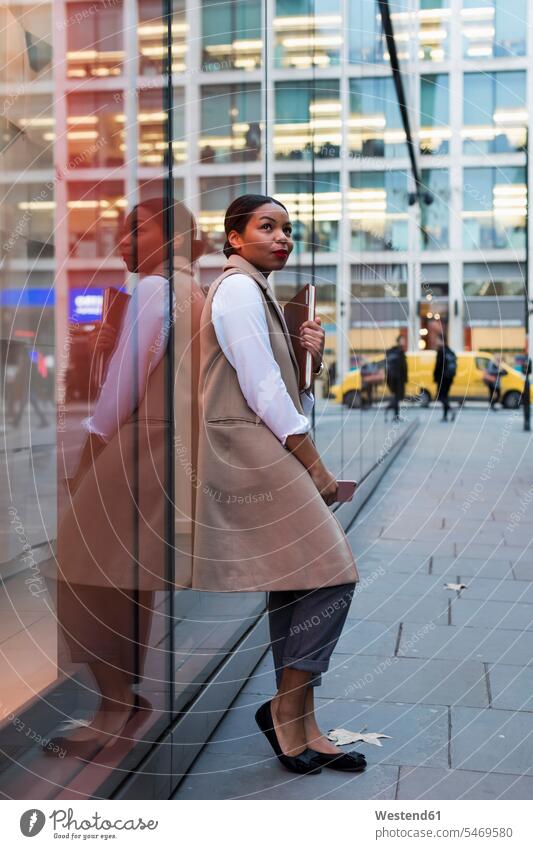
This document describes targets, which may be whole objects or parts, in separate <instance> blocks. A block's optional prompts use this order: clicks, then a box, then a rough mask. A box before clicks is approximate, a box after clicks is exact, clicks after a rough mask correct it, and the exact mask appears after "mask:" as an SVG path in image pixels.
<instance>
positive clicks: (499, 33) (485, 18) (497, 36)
mask: <svg viewBox="0 0 533 849" xmlns="http://www.w3.org/2000/svg"><path fill="white" fill-rule="evenodd" d="M527 7H528V4H527V0H515V2H513V3H512V4H509V3H507V2H505V0H463V8H462V9H461V25H462V34H463V55H464V57H465V58H466V59H484V58H487V57H491V56H501V57H508V56H524V55H525V53H526V49H527V17H528V8H527Z"/></svg>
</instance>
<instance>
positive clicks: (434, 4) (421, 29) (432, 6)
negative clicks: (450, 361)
mask: <svg viewBox="0 0 533 849" xmlns="http://www.w3.org/2000/svg"><path fill="white" fill-rule="evenodd" d="M450 14H451V9H450V3H449V0H420V9H419V10H418V58H419V59H421V60H422V61H428V62H443V61H444V60H445V59H447V58H448V55H449V46H448V45H449V20H450ZM406 35H407V36H408V37H409V33H406Z"/></svg>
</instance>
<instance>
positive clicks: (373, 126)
mask: <svg viewBox="0 0 533 849" xmlns="http://www.w3.org/2000/svg"><path fill="white" fill-rule="evenodd" d="M348 144H349V150H350V156H379V157H386V158H388V157H395V156H406V155H407V149H406V146H405V133H404V131H403V126H402V120H401V116H400V109H399V106H398V99H397V97H396V93H395V90H394V83H393V81H392V78H391V77H368V78H366V79H352V80H350V118H349V124H348Z"/></svg>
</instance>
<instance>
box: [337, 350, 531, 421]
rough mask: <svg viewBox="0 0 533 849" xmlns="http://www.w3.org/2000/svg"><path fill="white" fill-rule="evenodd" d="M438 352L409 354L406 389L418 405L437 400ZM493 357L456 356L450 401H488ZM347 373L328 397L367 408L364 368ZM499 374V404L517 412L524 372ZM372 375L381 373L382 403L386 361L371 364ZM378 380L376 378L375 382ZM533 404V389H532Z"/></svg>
mask: <svg viewBox="0 0 533 849" xmlns="http://www.w3.org/2000/svg"><path fill="white" fill-rule="evenodd" d="M436 356H437V354H436V351H408V352H407V353H406V357H407V371H408V380H407V384H406V387H405V394H406V397H407V398H409V399H411V400H413V401H416V402H417V403H418V404H420V405H421V406H422V407H427V406H428V404H429V403H430V401H433V400H435V398H436V396H437V386H436V384H435V382H434V380H433V370H434V368H435V358H436ZM492 359H493V356H492V354H491V353H489V352H488V351H460V352H459V353H457V372H456V375H455V378H454V381H453V384H452V387H451V391H450V399H452V400H455V401H466V400H488V389H487V386H486V385H485V383H484V382H483V378H484V374H485V370H486V368H487V366H488V364H489V362H490V361H491V360H492ZM362 368H363V374H361V369H359V368H357V369H353V370H352V371H350V372H348V374H347V375H346V377H345V378H344V380H343V382H342V383H337V384H335V386H332V387H331V388H330V392H329V397H330V398H332V399H333V400H335V401H337V402H339V403H341V402H342V403H343V404H345V405H346V406H347V407H354V408H359V407H362V406H364V404H365V401H367V400H368V398H369V393H370V389H369V386H368V384H367V383H366V381H365V367H364V366H363V367H362ZM500 370H501V372H502V377H501V391H500V400H501V404H502V406H503V407H507V408H508V409H515V408H516V407H518V406H519V405H520V402H521V397H522V394H523V391H524V375H523V374H522V372H521V371H518V369H516V368H514V367H513V366H511V365H509V363H506V362H501V363H500ZM369 371H370V372H371V373H372V372H374V374H376V372H377V373H378V374H379V373H380V372H381V374H382V376H383V381H382V382H380V383H377V384H376V383H374V384H373V387H372V400H374V401H379V400H380V399H381V398H384V397H387V396H388V395H389V394H390V393H389V390H388V389H387V385H386V383H385V380H384V375H385V358H384V357H376V358H375V359H373V360H371V361H370V369H369ZM374 380H375V378H374ZM531 401H532V402H533V386H532V387H531Z"/></svg>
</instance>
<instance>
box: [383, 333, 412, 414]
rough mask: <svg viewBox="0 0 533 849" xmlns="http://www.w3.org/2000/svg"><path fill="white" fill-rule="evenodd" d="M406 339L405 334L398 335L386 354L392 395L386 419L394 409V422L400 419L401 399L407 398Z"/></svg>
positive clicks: (388, 379) (387, 374) (386, 410)
mask: <svg viewBox="0 0 533 849" xmlns="http://www.w3.org/2000/svg"><path fill="white" fill-rule="evenodd" d="M405 347H406V345H405V339H404V338H403V336H401V335H400V336H397V337H396V345H393V346H392V348H389V349H388V351H387V352H386V354H385V358H386V380H387V386H388V388H389V391H390V393H391V395H392V398H391V400H390V401H389V403H388V405H387V407H386V409H385V420H386V419H387V415H388V412H389V410H393V411H394V415H393V417H392V420H393V422H399V421H400V401H403V399H404V398H405V384H406V383H407V357H406V356H405Z"/></svg>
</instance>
